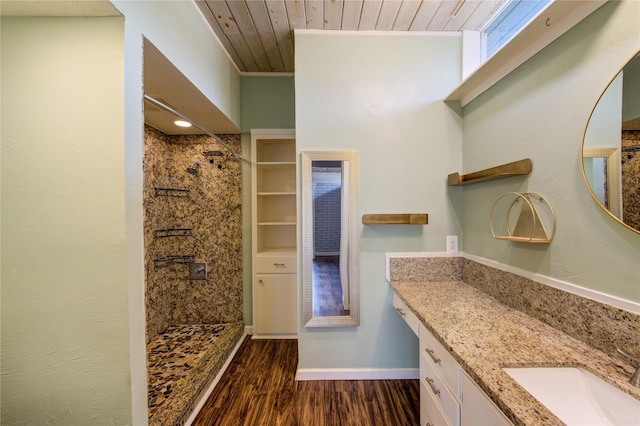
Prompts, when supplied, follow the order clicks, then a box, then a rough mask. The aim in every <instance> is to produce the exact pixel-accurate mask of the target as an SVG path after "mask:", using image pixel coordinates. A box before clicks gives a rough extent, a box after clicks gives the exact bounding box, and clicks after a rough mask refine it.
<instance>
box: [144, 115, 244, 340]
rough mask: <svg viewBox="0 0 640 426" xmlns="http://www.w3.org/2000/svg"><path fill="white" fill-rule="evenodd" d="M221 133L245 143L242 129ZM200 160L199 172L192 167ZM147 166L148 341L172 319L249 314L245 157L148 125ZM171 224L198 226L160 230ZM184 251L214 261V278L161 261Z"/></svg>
mask: <svg viewBox="0 0 640 426" xmlns="http://www.w3.org/2000/svg"><path fill="white" fill-rule="evenodd" d="M221 137H222V139H223V140H224V141H225V143H227V144H228V145H229V146H231V147H232V148H233V149H234V150H238V151H239V150H240V135H223V136H221ZM206 151H220V152H222V153H223V154H224V155H222V156H205V155H203V152H206ZM209 160H213V164H212V163H210V162H209ZM196 162H199V163H200V168H199V170H198V174H197V175H193V174H190V173H188V172H187V168H188V167H190V166H194V165H195V164H196ZM143 167H144V239H145V241H144V246H145V268H146V278H145V283H146V291H145V305H146V317H147V318H146V319H147V342H149V341H150V340H151V339H152V338H153V337H154V336H156V335H157V334H159V333H161V332H163V331H164V330H166V329H167V328H168V327H170V326H178V325H182V324H219V323H228V322H233V321H242V224H241V218H242V205H241V199H242V198H241V162H240V161H238V160H234V159H232V158H230V156H229V155H228V153H227V151H226V150H225V149H224V148H223V147H222V146H221V145H220V144H219V143H217V142H216V141H215V139H213V138H211V137H209V136H206V135H205V136H203V135H179V136H171V135H166V134H164V133H162V132H160V131H158V130H156V129H153V128H151V127H148V126H145V143H144V165H143ZM156 188H172V189H185V190H188V192H186V191H161V192H160V193H158V191H156ZM167 228H192V231H191V235H190V236H170V237H156V236H155V234H154V232H155V231H156V230H161V229H167ZM177 255H193V256H194V261H195V262H206V263H207V270H208V275H207V279H205V280H190V279H189V265H188V263H175V264H166V263H158V262H157V259H161V258H163V257H166V256H177Z"/></svg>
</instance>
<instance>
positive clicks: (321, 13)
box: [195, 0, 507, 72]
mask: <svg viewBox="0 0 640 426" xmlns="http://www.w3.org/2000/svg"><path fill="white" fill-rule="evenodd" d="M195 1H196V4H197V5H198V7H199V8H200V10H201V11H202V13H203V14H204V16H205V18H206V19H207V21H208V22H209V24H210V25H211V28H212V29H213V31H214V32H215V33H216V35H217V36H218V38H219V39H220V41H221V42H222V44H223V46H224V48H225V49H226V50H227V52H228V53H229V56H230V57H231V58H232V59H233V61H234V62H235V64H236V66H237V67H238V69H239V70H240V71H241V72H293V71H294V69H293V68H294V58H293V30H295V29H321V30H344V31H462V30H474V31H475V30H480V29H482V28H483V27H484V25H486V23H487V22H488V20H489V19H490V18H491V17H492V16H493V15H494V14H495V13H497V12H499V11H500V10H502V7H503V5H504V3H505V2H506V1H507V0H195Z"/></svg>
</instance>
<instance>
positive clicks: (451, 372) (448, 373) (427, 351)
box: [420, 324, 460, 399]
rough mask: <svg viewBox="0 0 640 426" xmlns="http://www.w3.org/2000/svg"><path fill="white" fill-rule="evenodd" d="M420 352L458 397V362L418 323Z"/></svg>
mask: <svg viewBox="0 0 640 426" xmlns="http://www.w3.org/2000/svg"><path fill="white" fill-rule="evenodd" d="M420 354H421V355H423V356H424V357H425V359H426V360H427V361H428V362H429V363H431V366H432V368H433V370H434V371H436V372H437V373H438V374H439V375H440V377H442V379H443V380H444V381H445V382H446V385H447V386H448V387H449V389H451V392H452V393H453V394H454V395H455V396H456V398H458V399H460V368H459V367H458V363H457V362H456V360H455V359H453V357H452V356H451V354H450V353H449V352H448V351H447V350H446V349H445V348H444V346H442V345H441V344H440V342H439V341H438V340H437V339H436V338H435V337H434V336H433V334H431V332H430V331H429V329H427V328H426V327H425V326H424V325H423V324H420Z"/></svg>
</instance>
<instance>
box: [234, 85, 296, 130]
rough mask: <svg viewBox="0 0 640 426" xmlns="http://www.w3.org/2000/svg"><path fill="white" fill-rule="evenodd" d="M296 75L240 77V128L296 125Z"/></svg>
mask: <svg viewBox="0 0 640 426" xmlns="http://www.w3.org/2000/svg"><path fill="white" fill-rule="evenodd" d="M294 104H295V93H294V78H293V76H292V75H291V76H286V75H277V76H269V75H267V76H251V75H244V76H242V77H240V105H241V109H240V117H241V123H240V127H241V128H242V131H243V132H250V131H251V129H292V128H294V126H295V124H296V123H295V106H294Z"/></svg>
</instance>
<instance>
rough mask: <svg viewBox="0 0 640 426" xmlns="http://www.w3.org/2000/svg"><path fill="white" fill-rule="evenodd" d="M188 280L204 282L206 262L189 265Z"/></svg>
mask: <svg viewBox="0 0 640 426" xmlns="http://www.w3.org/2000/svg"><path fill="white" fill-rule="evenodd" d="M189 279H190V280H206V279H207V264H206V262H202V263H196V262H192V263H190V264H189Z"/></svg>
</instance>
